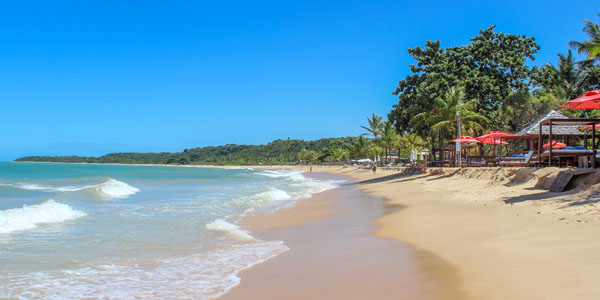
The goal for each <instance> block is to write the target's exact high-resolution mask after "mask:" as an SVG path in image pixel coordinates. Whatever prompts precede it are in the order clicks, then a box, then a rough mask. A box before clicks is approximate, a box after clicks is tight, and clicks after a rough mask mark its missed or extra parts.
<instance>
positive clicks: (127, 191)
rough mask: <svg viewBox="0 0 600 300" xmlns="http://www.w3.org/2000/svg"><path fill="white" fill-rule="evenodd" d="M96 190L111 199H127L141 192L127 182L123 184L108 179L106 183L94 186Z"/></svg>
mask: <svg viewBox="0 0 600 300" xmlns="http://www.w3.org/2000/svg"><path fill="white" fill-rule="evenodd" d="M94 188H95V190H96V191H97V192H99V193H100V194H102V195H106V196H109V197H117V198H120V197H127V196H129V195H133V194H135V193H137V192H139V191H140V190H139V189H137V188H135V187H132V186H130V185H129V184H127V183H125V182H121V181H118V180H115V179H112V178H110V179H108V180H107V181H106V182H104V183H101V184H98V185H96V186H94Z"/></svg>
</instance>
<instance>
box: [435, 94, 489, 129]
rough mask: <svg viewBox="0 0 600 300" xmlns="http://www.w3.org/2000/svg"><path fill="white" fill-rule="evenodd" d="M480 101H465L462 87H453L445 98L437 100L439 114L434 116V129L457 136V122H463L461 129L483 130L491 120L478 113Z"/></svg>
mask: <svg viewBox="0 0 600 300" xmlns="http://www.w3.org/2000/svg"><path fill="white" fill-rule="evenodd" d="M477 103H478V101H477V100H476V99H471V100H468V101H465V93H464V90H463V89H462V88H460V87H452V88H450V90H448V92H447V93H446V95H445V97H444V98H437V99H436V104H435V105H436V107H437V109H438V110H439V114H437V115H435V116H432V122H433V125H432V126H431V128H432V129H439V130H441V131H446V132H451V133H453V134H452V136H457V132H456V127H457V122H459V120H460V122H461V129H462V128H463V127H464V129H465V130H467V131H468V130H483V129H484V126H483V125H484V124H486V123H488V122H489V120H488V119H487V118H486V117H485V116H483V115H481V114H479V113H477V112H476V105H477Z"/></svg>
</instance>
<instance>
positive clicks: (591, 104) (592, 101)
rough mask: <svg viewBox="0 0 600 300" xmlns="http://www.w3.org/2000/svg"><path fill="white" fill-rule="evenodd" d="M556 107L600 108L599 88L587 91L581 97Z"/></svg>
mask: <svg viewBox="0 0 600 300" xmlns="http://www.w3.org/2000/svg"><path fill="white" fill-rule="evenodd" d="M558 108H568V109H600V90H594V91H589V92H587V93H585V94H583V95H582V96H581V97H579V98H576V99H573V100H571V101H569V102H567V103H565V104H563V105H561V106H559V107H558Z"/></svg>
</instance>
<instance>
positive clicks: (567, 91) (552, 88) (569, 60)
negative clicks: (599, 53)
mask: <svg viewBox="0 0 600 300" xmlns="http://www.w3.org/2000/svg"><path fill="white" fill-rule="evenodd" d="M590 66H591V61H582V62H576V61H575V58H574V57H573V54H572V53H571V50H569V51H568V52H567V55H563V54H558V65H557V66H554V65H553V64H551V63H547V64H546V65H545V66H544V67H542V68H541V69H540V72H539V73H538V77H537V81H538V82H539V83H540V84H541V85H542V86H543V87H544V88H545V89H546V90H547V91H549V92H551V93H552V94H554V95H555V96H556V97H557V98H559V99H564V100H569V99H573V98H577V97H579V96H580V95H581V94H583V93H584V92H585V91H584V86H585V84H586V82H587V81H588V74H587V71H588V70H589V69H590V68H589V67H590Z"/></svg>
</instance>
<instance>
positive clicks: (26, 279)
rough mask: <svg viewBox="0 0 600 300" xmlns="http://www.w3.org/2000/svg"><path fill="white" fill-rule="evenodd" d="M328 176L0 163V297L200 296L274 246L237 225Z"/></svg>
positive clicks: (234, 280) (319, 185)
mask: <svg viewBox="0 0 600 300" xmlns="http://www.w3.org/2000/svg"><path fill="white" fill-rule="evenodd" d="M338 184H339V182H335V181H322V180H321V181H319V180H314V179H310V178H307V177H305V176H303V175H302V173H301V172H300V171H283V170H281V171H279V170H278V171H275V170H252V169H215V168H186V167H153V166H117V165H83V164H81V165H79V164H43V163H0V266H1V268H0V298H3V297H22V298H39V299H65V298H68V299H72V298H81V297H87V296H97V297H109V298H111V299H131V298H134V297H138V298H163V299H164V298H189V299H210V298H213V297H216V296H219V295H221V294H223V293H225V292H226V291H227V290H228V289H230V288H231V287H233V286H235V285H236V284H238V283H239V277H238V276H237V273H238V272H239V271H240V270H242V269H245V268H248V267H250V266H252V265H254V264H256V263H258V262H261V261H264V260H267V259H269V258H272V257H274V256H276V255H278V254H280V253H283V252H285V251H287V250H289V249H288V247H287V246H286V245H285V244H284V243H283V242H282V241H263V240H260V239H257V238H255V237H254V236H252V234H251V233H250V232H247V231H245V230H243V229H240V228H239V227H238V226H237V222H238V221H239V220H240V218H241V217H242V216H243V215H244V214H246V213H248V212H250V211H271V210H276V209H278V208H280V207H282V206H286V205H289V204H291V203H293V202H294V201H297V200H298V199H301V198H304V197H310V195H311V194H314V193H318V192H321V191H324V190H328V189H331V188H335V187H336V186H337V185H338Z"/></svg>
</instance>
